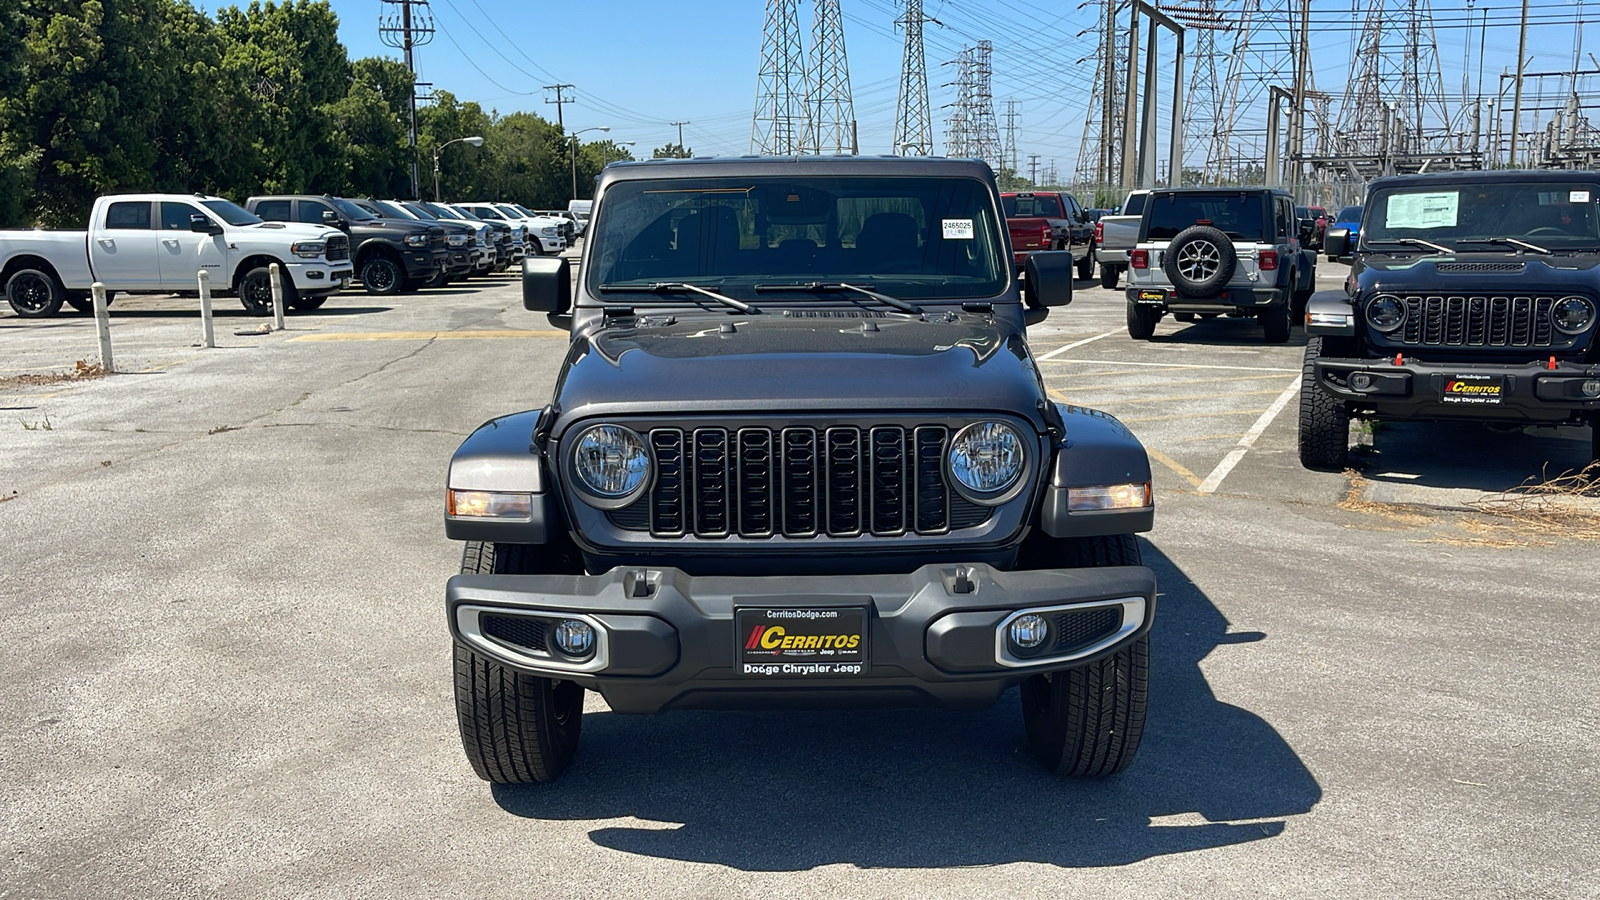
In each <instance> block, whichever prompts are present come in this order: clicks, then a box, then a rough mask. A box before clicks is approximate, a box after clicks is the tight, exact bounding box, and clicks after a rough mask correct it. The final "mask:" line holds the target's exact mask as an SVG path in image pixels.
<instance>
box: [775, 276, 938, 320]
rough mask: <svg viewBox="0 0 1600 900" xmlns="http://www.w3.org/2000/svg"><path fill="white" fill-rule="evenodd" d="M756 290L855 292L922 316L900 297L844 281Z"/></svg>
mask: <svg viewBox="0 0 1600 900" xmlns="http://www.w3.org/2000/svg"><path fill="white" fill-rule="evenodd" d="M755 289H756V290H757V291H809V292H812V293H815V292H817V291H855V292H856V293H858V294H865V295H866V296H868V297H871V298H872V299H874V300H876V301H878V302H879V303H887V304H888V305H890V306H892V307H894V308H895V309H898V310H900V311H901V312H907V313H911V314H912V315H914V316H920V315H922V307H920V306H918V305H916V304H915V303H910V302H907V301H905V300H901V299H900V298H899V297H891V296H889V295H888V294H880V293H878V292H877V291H874V290H871V289H870V288H864V287H861V286H860V285H854V284H845V283H844V282H842V281H807V282H801V283H799V284H758V285H756V287H755Z"/></svg>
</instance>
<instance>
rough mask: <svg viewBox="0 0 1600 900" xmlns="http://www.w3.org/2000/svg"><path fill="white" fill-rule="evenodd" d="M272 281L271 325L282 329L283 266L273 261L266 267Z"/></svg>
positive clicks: (278, 329) (276, 328)
mask: <svg viewBox="0 0 1600 900" xmlns="http://www.w3.org/2000/svg"><path fill="white" fill-rule="evenodd" d="M267 272H268V273H269V274H270V278H269V280H270V281H271V282H272V327H273V328H274V329H275V330H277V331H282V330H283V329H284V324H283V267H282V266H280V265H278V264H277V263H273V264H272V265H271V266H269V267H268V268H267Z"/></svg>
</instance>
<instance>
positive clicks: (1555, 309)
mask: <svg viewBox="0 0 1600 900" xmlns="http://www.w3.org/2000/svg"><path fill="white" fill-rule="evenodd" d="M1593 321H1594V304H1593V303H1591V302H1589V298H1588V297H1562V298H1561V299H1560V300H1557V301H1556V305H1555V306H1552V307H1550V324H1552V325H1554V326H1555V327H1556V330H1557V331H1560V332H1562V333H1564V334H1577V333H1579V332H1581V331H1583V330H1584V329H1585V328H1588V327H1589V325H1590V323H1592V322H1593Z"/></svg>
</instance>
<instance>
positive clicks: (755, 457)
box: [737, 428, 773, 537]
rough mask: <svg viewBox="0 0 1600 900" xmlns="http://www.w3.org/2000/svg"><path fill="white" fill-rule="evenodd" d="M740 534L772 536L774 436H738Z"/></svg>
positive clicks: (756, 431)
mask: <svg viewBox="0 0 1600 900" xmlns="http://www.w3.org/2000/svg"><path fill="white" fill-rule="evenodd" d="M738 442H739V446H738V457H737V461H738V466H739V529H738V530H739V534H741V535H744V536H745V537H770V536H771V535H772V498H773V490H772V432H771V431H769V430H768V429H765V428H741V429H739V433H738Z"/></svg>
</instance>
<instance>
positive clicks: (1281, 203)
mask: <svg viewBox="0 0 1600 900" xmlns="http://www.w3.org/2000/svg"><path fill="white" fill-rule="evenodd" d="M1277 204H1278V215H1277V217H1276V218H1277V220H1278V233H1277V235H1276V236H1275V237H1276V238H1277V240H1280V241H1285V240H1288V239H1290V238H1292V237H1294V233H1295V219H1294V207H1292V206H1290V205H1289V201H1287V200H1283V199H1279V200H1278V201H1277Z"/></svg>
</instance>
